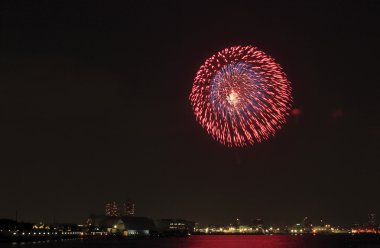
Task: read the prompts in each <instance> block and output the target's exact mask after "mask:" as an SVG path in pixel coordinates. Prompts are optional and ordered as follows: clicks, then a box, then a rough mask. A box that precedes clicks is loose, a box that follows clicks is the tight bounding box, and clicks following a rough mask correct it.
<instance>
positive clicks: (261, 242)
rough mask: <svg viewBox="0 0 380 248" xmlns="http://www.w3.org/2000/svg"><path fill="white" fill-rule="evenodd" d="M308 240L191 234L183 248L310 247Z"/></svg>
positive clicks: (260, 236) (295, 237)
mask: <svg viewBox="0 0 380 248" xmlns="http://www.w3.org/2000/svg"><path fill="white" fill-rule="evenodd" d="M307 241H308V240H307V239H306V240H305V239H304V238H301V237H298V236H290V235H273V236H269V235H236V236H234V235H215V236H214V235H208V236H191V237H190V238H189V240H188V241H187V242H186V245H185V246H183V248H256V247H257V248H261V247H263V248H310V247H318V246H313V245H311V244H310V242H307Z"/></svg>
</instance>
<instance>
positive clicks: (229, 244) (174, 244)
mask: <svg viewBox="0 0 380 248" xmlns="http://www.w3.org/2000/svg"><path fill="white" fill-rule="evenodd" d="M0 247H13V248H15V247H59V248H77V247H78V248H79V247H84V248H98V247H106V248H113V247H114V248H122V247H123V248H134V247H135V248H256V247H257V248H260V247H264V248H377V247H379V248H380V242H379V240H378V239H377V240H375V239H367V238H365V239H357V238H353V237H352V236H311V235H310V236H288V235H273V236H269V235H256V236H242V235H238V236H223V235H221V236H212V235H209V236H191V237H186V238H157V239H145V240H127V239H123V240H113V239H108V240H104V239H102V240H101V239H97V240H94V239H85V240H59V241H43V242H35V243H33V242H27V243H13V244H0Z"/></svg>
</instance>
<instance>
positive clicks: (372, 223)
mask: <svg viewBox="0 0 380 248" xmlns="http://www.w3.org/2000/svg"><path fill="white" fill-rule="evenodd" d="M375 218H376V215H375V214H374V213H370V214H368V225H370V226H373V227H374V226H375V225H376V219H375Z"/></svg>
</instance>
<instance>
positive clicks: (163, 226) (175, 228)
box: [155, 219, 195, 235]
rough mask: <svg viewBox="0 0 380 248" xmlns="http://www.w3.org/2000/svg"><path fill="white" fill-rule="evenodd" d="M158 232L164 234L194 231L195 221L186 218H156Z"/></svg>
mask: <svg viewBox="0 0 380 248" xmlns="http://www.w3.org/2000/svg"><path fill="white" fill-rule="evenodd" d="M155 224H156V226H157V230H158V232H160V233H162V234H164V235H165V234H166V235H181V234H188V233H193V232H194V227H195V222H193V221H187V220H175V219H160V220H156V221H155Z"/></svg>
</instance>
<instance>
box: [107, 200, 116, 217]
mask: <svg viewBox="0 0 380 248" xmlns="http://www.w3.org/2000/svg"><path fill="white" fill-rule="evenodd" d="M106 216H112V217H116V216H119V211H118V207H117V204H116V202H114V201H113V202H110V203H107V204H106Z"/></svg>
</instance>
